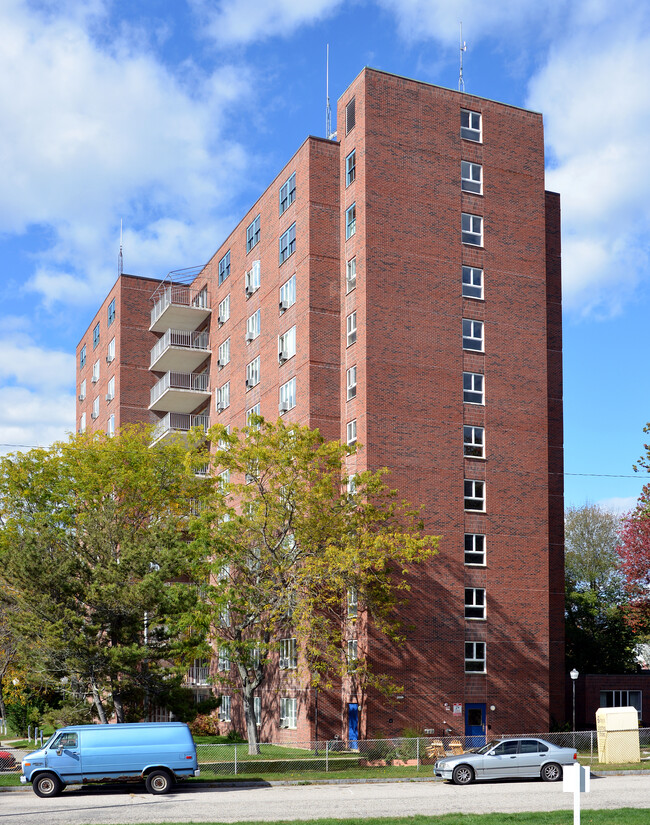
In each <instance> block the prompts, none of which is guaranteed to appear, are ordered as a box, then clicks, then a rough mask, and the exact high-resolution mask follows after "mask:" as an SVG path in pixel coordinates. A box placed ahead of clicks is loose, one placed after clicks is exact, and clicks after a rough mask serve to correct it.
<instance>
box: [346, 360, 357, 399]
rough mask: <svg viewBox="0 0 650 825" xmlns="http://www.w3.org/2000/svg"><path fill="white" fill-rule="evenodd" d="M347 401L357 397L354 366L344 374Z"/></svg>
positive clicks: (355, 369) (355, 367) (355, 368)
mask: <svg viewBox="0 0 650 825" xmlns="http://www.w3.org/2000/svg"><path fill="white" fill-rule="evenodd" d="M345 375H346V386H347V400H348V401H351V400H352V399H353V398H356V397H357V366H356V364H355V365H354V366H353V367H350V369H349V370H348V371H347V372H346V374H345Z"/></svg>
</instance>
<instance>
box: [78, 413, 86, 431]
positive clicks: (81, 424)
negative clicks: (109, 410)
mask: <svg viewBox="0 0 650 825" xmlns="http://www.w3.org/2000/svg"><path fill="white" fill-rule="evenodd" d="M79 432H80V433H85V432H86V413H85V412H82V413H81V417H80V419H79Z"/></svg>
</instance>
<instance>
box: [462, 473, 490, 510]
mask: <svg viewBox="0 0 650 825" xmlns="http://www.w3.org/2000/svg"><path fill="white" fill-rule="evenodd" d="M463 507H464V509H465V511H466V512H468V513H485V481H482V480H480V479H476V478H466V479H463Z"/></svg>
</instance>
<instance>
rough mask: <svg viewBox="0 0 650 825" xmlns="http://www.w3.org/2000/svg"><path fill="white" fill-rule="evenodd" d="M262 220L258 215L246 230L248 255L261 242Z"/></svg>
mask: <svg viewBox="0 0 650 825" xmlns="http://www.w3.org/2000/svg"><path fill="white" fill-rule="evenodd" d="M260 220H261V217H260V215H258V216H257V217H256V218H255V220H254V221H252V223H250V224H249V225H248V227H247V228H246V254H248V253H249V252H250V251H251V249H252V248H253V247H254V246H257V244H258V243H259V242H260Z"/></svg>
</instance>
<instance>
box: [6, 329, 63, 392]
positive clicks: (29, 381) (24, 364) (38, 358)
mask: <svg viewBox="0 0 650 825" xmlns="http://www.w3.org/2000/svg"><path fill="white" fill-rule="evenodd" d="M74 362H75V356H74V355H72V354H70V353H67V352H56V351H53V350H46V349H42V348H40V347H37V346H35V345H34V344H33V343H31V341H30V339H29V337H28V336H27V335H24V334H20V333H17V334H15V335H13V336H12V337H11V338H0V379H2V380H3V381H4V382H5V383H6V382H7V381H14V382H16V383H19V384H21V385H22V386H24V387H31V388H33V389H39V390H40V389H45V390H48V391H49V390H58V389H61V388H63V387H68V386H69V383H70V376H71V375H73V374H74Z"/></svg>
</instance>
